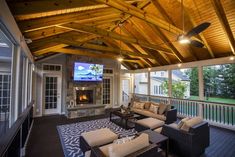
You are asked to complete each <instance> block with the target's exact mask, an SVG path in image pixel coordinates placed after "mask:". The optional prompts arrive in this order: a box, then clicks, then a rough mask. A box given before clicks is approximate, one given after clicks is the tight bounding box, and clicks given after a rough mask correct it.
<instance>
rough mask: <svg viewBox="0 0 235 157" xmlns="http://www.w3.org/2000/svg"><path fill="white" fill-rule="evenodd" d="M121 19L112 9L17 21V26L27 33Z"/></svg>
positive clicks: (117, 12) (118, 13)
mask: <svg viewBox="0 0 235 157" xmlns="http://www.w3.org/2000/svg"><path fill="white" fill-rule="evenodd" d="M118 17H121V12H119V11H115V10H114V9H112V8H105V9H97V10H90V11H86V12H81V13H79V14H78V13H69V14H60V15H54V16H48V17H43V18H37V19H32V20H25V21H19V22H18V25H19V27H20V29H21V30H22V31H23V32H29V31H33V30H38V29H42V28H48V27H52V26H56V25H62V24H66V23H69V22H76V21H77V22H80V23H85V22H92V21H97V20H101V21H102V20H105V19H110V18H118Z"/></svg>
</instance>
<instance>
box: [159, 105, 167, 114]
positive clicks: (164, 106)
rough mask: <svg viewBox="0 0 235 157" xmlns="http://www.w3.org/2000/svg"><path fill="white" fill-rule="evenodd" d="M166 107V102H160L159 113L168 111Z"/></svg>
mask: <svg viewBox="0 0 235 157" xmlns="http://www.w3.org/2000/svg"><path fill="white" fill-rule="evenodd" d="M166 108H167V105H166V104H163V103H160V104H159V111H158V113H159V114H163V113H164V112H165V111H166Z"/></svg>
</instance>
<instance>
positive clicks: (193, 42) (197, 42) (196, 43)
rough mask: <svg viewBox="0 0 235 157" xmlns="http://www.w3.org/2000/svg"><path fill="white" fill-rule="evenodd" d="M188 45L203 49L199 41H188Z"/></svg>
mask: <svg viewBox="0 0 235 157" xmlns="http://www.w3.org/2000/svg"><path fill="white" fill-rule="evenodd" d="M190 44H191V45H193V46H195V47H199V48H203V46H204V44H203V43H201V42H199V41H197V40H191V41H190Z"/></svg>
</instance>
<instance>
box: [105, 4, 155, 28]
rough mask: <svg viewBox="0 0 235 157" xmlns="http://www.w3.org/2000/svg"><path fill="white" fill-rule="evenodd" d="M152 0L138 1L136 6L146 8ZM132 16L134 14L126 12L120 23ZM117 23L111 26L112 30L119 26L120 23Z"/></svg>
mask: <svg viewBox="0 0 235 157" xmlns="http://www.w3.org/2000/svg"><path fill="white" fill-rule="evenodd" d="M150 2H151V0H144V1H142V2H138V3H137V5H136V7H137V8H139V9H144V8H145V7H146V6H148V5H149V4H150ZM131 17H132V15H130V14H125V15H124V16H123V18H122V20H120V22H119V23H124V22H125V21H126V20H128V19H130V18H131ZM119 23H117V25H114V26H113V27H110V29H109V30H110V31H112V30H114V29H116V28H117V27H118V24H119Z"/></svg>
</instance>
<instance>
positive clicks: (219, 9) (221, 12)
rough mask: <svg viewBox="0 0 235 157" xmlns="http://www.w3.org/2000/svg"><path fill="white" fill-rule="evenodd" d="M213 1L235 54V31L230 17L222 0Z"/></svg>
mask: <svg viewBox="0 0 235 157" xmlns="http://www.w3.org/2000/svg"><path fill="white" fill-rule="evenodd" d="M211 3H212V5H213V7H214V10H215V12H216V15H217V17H218V19H219V21H220V24H221V26H222V27H223V29H224V32H225V34H226V36H227V38H228V42H229V45H230V48H231V50H232V54H233V55H235V40H234V36H233V32H232V30H231V28H230V26H229V23H228V19H227V17H226V14H225V11H224V8H223V5H222V3H221V1H220V0H211Z"/></svg>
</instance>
